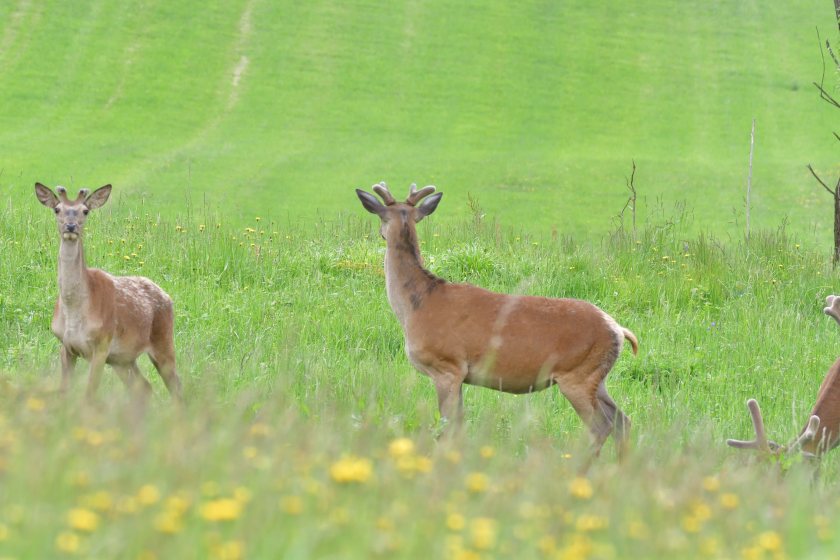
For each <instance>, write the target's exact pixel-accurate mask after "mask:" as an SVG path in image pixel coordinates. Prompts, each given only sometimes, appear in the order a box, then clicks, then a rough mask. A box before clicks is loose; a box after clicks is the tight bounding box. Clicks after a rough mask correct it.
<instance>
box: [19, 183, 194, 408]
mask: <svg viewBox="0 0 840 560" xmlns="http://www.w3.org/2000/svg"><path fill="white" fill-rule="evenodd" d="M56 191H57V192H58V196H56V195H55V193H53V192H52V191H51V190H50V189H49V188H48V187H45V186H44V185H42V184H41V183H35V195H36V196H37V197H38V200H39V201H41V204H43V205H44V206H47V207H48V208H52V209H53V211H54V212H55V218H56V222H57V224H58V233H59V236H60V238H61V245H60V247H59V250H58V300H57V301H56V303H55V310H54V312H53V319H52V331H53V333H54V334H55V336H56V337H58V339H59V340H60V341H61V390H62V391H67V389H68V387H69V384H70V376H71V374H72V373H73V370H74V369H75V366H76V359H77V358H78V357H79V356H81V357H82V358H84V359H85V360H87V361H88V362H90V373H89V376H88V383H87V390H86V396H87V397H88V399H92V398H93V397H94V395H95V394H96V390H97V388H98V387H99V382H100V379H101V377H102V370H103V368H104V366H105V364H106V363H108V364H110V365H111V366H112V367H113V368H114V370H115V371H116V372H117V374H118V375H119V376H120V378H121V379H122V381H123V383H125V385H126V386H127V387H128V388H129V390H132V391H137V392H138V393H139V394H140V395H141V396H142V397H143V398H145V397H146V396H147V395H149V394H150V393H151V385H149V382H148V381H147V380H146V379H145V378H144V377H143V376H142V374H141V373H140V369H139V368H138V367H137V357H138V356H140V354H142V353H144V352H145V353H148V354H149V357H150V358H151V360H152V363H153V364H154V366H155V368H156V369H157V371H158V373H159V374H160V376H161V378H162V379H163V382H164V383H165V384H166V388H167V389H169V392H170V393H171V394H172V396H173V397H175V398H176V399H178V400H180V399H181V380H180V379H179V378H178V374H177V373H176V371H175V344H174V340H173V311H172V300H171V299H170V298H169V296H168V295H167V294H166V292H164V291H163V290H162V289H161V288H160V287H158V286H157V285H156V284H155V283H154V282H152V281H151V280H149V279H148V278H143V277H140V276H111V275H110V274H108V273H107V272H105V271H103V270H98V269H95V268H88V267H87V266H86V265H85V254H84V249H83V247H82V237H83V227H84V224H85V220H86V219H87V215H88V212H90V211H91V210H95V209H97V208H99V207H100V206H102V205H103V204H105V202H107V200H108V197H109V196H110V195H111V185H105V186H104V187H100V188H98V189H96V190H95V191H94V192H93V193H90V191H88V190H87V189H81V190H80V191H79V195H78V196H77V197H76V200H70V199H69V198H67V191H66V190H65V189H64V187H56Z"/></svg>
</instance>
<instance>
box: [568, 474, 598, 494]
mask: <svg viewBox="0 0 840 560" xmlns="http://www.w3.org/2000/svg"><path fill="white" fill-rule="evenodd" d="M593 492H594V491H593V490H592V483H590V482H589V480H588V479H586V478H583V477H577V478H575V479H574V480H572V481H571V482H570V483H569V493H570V494H571V495H572V496H574V497H575V498H577V499H579V500H588V499H589V498H591V497H592V494H593Z"/></svg>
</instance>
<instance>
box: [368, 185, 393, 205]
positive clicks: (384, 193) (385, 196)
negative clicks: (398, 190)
mask: <svg viewBox="0 0 840 560" xmlns="http://www.w3.org/2000/svg"><path fill="white" fill-rule="evenodd" d="M373 192H375V193H376V194H378V195H379V196H380V198H382V202H384V203H385V206H391V205H392V204H396V203H397V201H396V199H395V198H394V195H392V194H391V191H389V190H388V185H386V184H385V181H380V182H379V183H377V184H375V185H373Z"/></svg>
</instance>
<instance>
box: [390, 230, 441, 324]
mask: <svg viewBox="0 0 840 560" xmlns="http://www.w3.org/2000/svg"><path fill="white" fill-rule="evenodd" d="M395 229H396V228H395ZM386 242H387V243H386V245H387V247H386V249H385V287H386V290H387V292H388V303H390V304H391V308H392V309H393V310H394V313H395V314H396V315H397V319H399V321H400V323H401V324H402V325H403V327H405V325H406V321H407V320H408V317H409V316H410V315H411V314H412V313H413V312H415V311H417V309H419V308H420V307H421V306H422V304H423V298H424V297H425V296H426V295H428V294H429V293H431V291H432V290H433V289H434V287H435V286H436V285H437V284H439V283H441V282H442V280H441V279H440V278H437V277H435V276H434V275H433V274H432V273H431V272H429V271H428V270H426V269H425V268H423V257H422V256H421V255H420V244H419V242H418V241H417V231H416V230H415V228H414V224H412V223H409V222H404V223H403V225H402V227H401V228H400V229H399V231H396V232H393V233H391V234H389V235H388V236H387V237H386Z"/></svg>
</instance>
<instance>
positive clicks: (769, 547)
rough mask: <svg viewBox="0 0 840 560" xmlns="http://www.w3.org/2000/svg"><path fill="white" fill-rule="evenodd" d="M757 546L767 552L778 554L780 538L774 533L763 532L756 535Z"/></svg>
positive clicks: (780, 543)
mask: <svg viewBox="0 0 840 560" xmlns="http://www.w3.org/2000/svg"><path fill="white" fill-rule="evenodd" d="M757 544H758V546H760V547H761V548H763V549H764V550H766V551H768V552H778V551H779V550H780V549H781V548H782V537H780V536H779V533H777V532H776V531H765V532H763V533H761V534H760V535H758V539H757Z"/></svg>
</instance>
